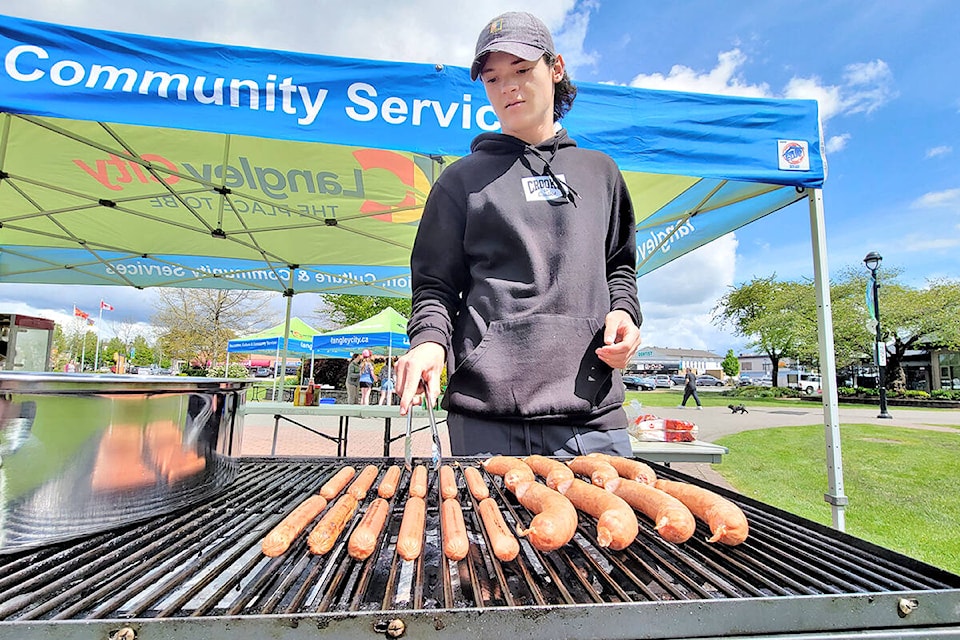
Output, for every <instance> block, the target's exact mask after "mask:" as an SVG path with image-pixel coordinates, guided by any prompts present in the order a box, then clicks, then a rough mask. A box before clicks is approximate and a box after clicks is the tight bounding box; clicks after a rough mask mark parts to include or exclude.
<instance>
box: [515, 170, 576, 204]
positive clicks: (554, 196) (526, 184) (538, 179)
mask: <svg viewBox="0 0 960 640" xmlns="http://www.w3.org/2000/svg"><path fill="white" fill-rule="evenodd" d="M557 179H558V180H560V181H561V182H566V181H567V178H566V177H565V176H564V175H563V174H562V173H558V174H557ZM520 182H521V183H522V184H523V195H524V196H526V198H527V202H536V201H541V202H543V201H547V200H563V199H565V198H566V196H565V195H564V194H563V192H562V191H561V190H560V189H559V188H558V187H557V183H556V182H554V181H553V178H551V177H550V176H530V177H529V178H522V179H521V180H520Z"/></svg>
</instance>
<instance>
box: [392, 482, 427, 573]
mask: <svg viewBox="0 0 960 640" xmlns="http://www.w3.org/2000/svg"><path fill="white" fill-rule="evenodd" d="M426 516H427V503H426V502H424V501H423V498H418V497H416V496H411V497H410V498H407V504H406V505H405V506H404V507H403V520H401V521H400V532H399V533H398V534H397V553H398V554H400V557H401V558H403V559H404V560H416V559H417V558H419V557H420V552H421V551H422V550H423V528H424V526H425V522H426Z"/></svg>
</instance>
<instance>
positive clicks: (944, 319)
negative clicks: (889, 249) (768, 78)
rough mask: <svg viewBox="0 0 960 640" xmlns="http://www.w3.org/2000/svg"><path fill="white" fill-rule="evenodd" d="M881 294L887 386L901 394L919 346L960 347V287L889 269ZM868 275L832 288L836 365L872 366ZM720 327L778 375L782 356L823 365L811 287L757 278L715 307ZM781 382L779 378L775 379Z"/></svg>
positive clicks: (845, 277)
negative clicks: (913, 283) (911, 281)
mask: <svg viewBox="0 0 960 640" xmlns="http://www.w3.org/2000/svg"><path fill="white" fill-rule="evenodd" d="M884 275H885V277H884V278H883V280H882V281H881V283H880V284H881V289H880V296H879V299H880V329H881V339H882V340H883V342H884V343H885V344H886V349H887V366H886V380H884V381H883V382H882V383H883V384H884V385H885V386H886V387H888V388H891V389H894V390H902V389H903V387H904V384H905V381H906V376H905V374H904V372H903V367H902V362H903V358H904V356H905V355H906V352H907V351H909V350H911V349H917V348H921V347H923V348H928V349H929V348H942V349H960V281H956V280H934V281H929V282H928V283H927V285H926V286H925V287H922V288H914V287H910V286H906V285H903V284H900V283H899V282H897V278H898V276H899V275H900V272H899V270H897V269H890V268H888V269H885V273H884ZM868 285H869V278H868V276H867V275H866V274H865V273H864V271H863V269H855V268H847V269H844V270H841V272H840V273H839V274H838V276H837V277H836V278H835V279H834V280H833V281H832V282H831V285H830V305H831V316H832V318H833V342H834V357H835V359H836V362H837V365H838V366H845V365H848V364H854V363H859V362H863V361H868V362H872V361H873V343H874V341H875V339H876V333H875V328H874V327H875V325H873V324H871V320H870V314H869V311H868V309H867V306H866V300H865V295H864V293H865V291H866V288H867V286H868ZM714 322H718V323H722V324H729V325H731V326H732V327H733V329H734V331H735V332H736V333H737V334H738V335H742V336H745V337H748V338H750V339H751V342H750V345H751V346H752V347H755V348H757V349H760V350H761V351H762V352H763V353H765V354H767V355H768V356H769V357H770V361H771V363H772V364H773V370H774V371H776V370H777V368H778V367H779V362H780V359H781V358H784V357H794V358H797V359H798V360H799V361H801V362H804V363H809V364H813V365H817V364H819V342H818V339H817V332H818V324H817V316H816V302H815V295H814V288H813V283H811V282H781V281H777V280H775V277H774V276H771V277H769V278H755V279H754V280H752V281H750V282H748V283H745V284H742V285H740V286H739V287H735V288H733V289H732V290H731V291H730V292H729V293H727V294H726V295H725V296H724V297H723V298H721V299H720V301H719V302H718V303H717V307H716V308H715V309H714ZM773 383H774V384H776V383H777V376H776V375H774V376H773Z"/></svg>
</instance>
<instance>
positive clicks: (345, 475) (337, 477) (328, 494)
mask: <svg viewBox="0 0 960 640" xmlns="http://www.w3.org/2000/svg"><path fill="white" fill-rule="evenodd" d="M356 473H357V470H356V469H354V468H353V467H351V466H346V467H343V468H342V469H340V471H337V472H336V473H335V474H334V475H333V477H332V478H330V479H329V480H327V481H326V482H325V483H324V484H323V486H322V487H320V495H322V496H323V497H324V498H326V499H327V500H333V499H334V498H336V497H337V496H338V495H340V492H341V491H343V488H344V487H345V486H347V483H348V482H350V481H351V480H353V476H355V475H356Z"/></svg>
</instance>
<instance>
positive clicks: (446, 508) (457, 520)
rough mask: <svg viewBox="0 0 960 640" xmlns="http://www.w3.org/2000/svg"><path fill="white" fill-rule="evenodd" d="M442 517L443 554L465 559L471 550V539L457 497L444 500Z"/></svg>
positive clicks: (441, 508) (454, 558) (441, 509)
mask: <svg viewBox="0 0 960 640" xmlns="http://www.w3.org/2000/svg"><path fill="white" fill-rule="evenodd" d="M440 518H441V519H442V520H443V522H442V526H443V554H444V555H445V556H447V557H448V558H450V559H451V560H463V559H464V558H466V557H467V552H468V551H470V541H469V540H468V539H467V526H466V524H464V522H463V511H462V510H461V509H460V503H459V502H457V500H456V499H455V498H447V499H446V500H444V501H443V504H442V505H441V506H440Z"/></svg>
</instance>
